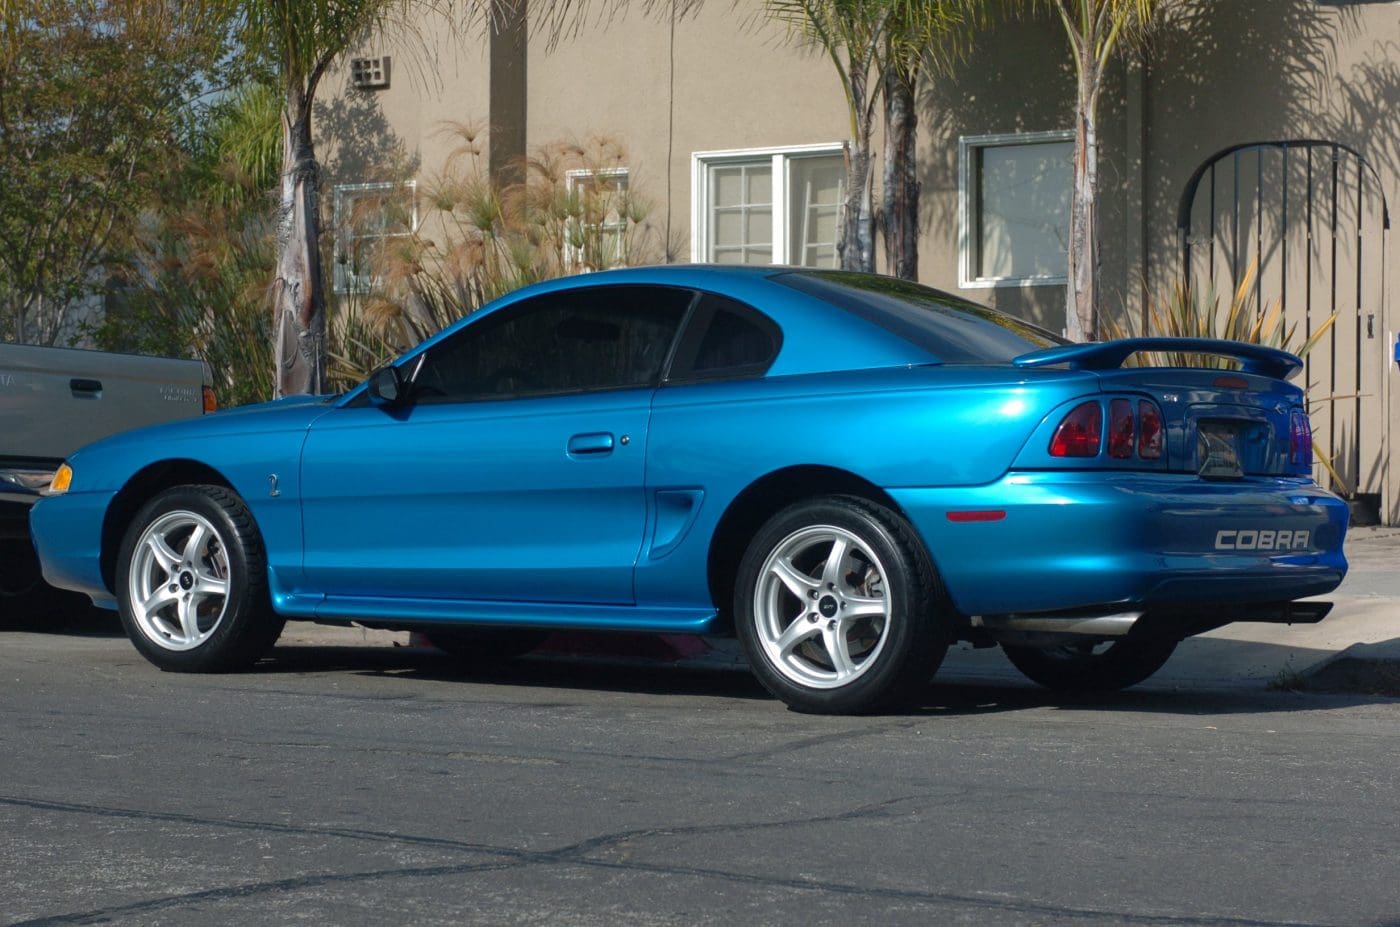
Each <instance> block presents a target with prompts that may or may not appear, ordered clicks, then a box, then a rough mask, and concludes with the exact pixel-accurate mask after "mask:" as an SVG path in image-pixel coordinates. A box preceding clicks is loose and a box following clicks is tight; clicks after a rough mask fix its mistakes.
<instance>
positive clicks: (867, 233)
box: [836, 67, 875, 271]
mask: <svg viewBox="0 0 1400 927" xmlns="http://www.w3.org/2000/svg"><path fill="white" fill-rule="evenodd" d="M851 74H852V77H851V110H852V113H853V115H854V120H853V123H852V127H853V128H854V129H855V138H853V139H851V143H850V145H849V146H847V149H846V203H845V208H844V209H843V210H842V216H841V236H840V238H839V239H838V240H837V242H836V252H837V254H838V255H839V257H840V260H841V269H842V270H863V271H872V270H874V269H875V215H874V203H873V202H872V192H871V181H872V180H873V179H874V178H873V177H872V176H871V171H870V135H871V131H870V130H871V119H870V117H869V115H868V112H869V110H868V108H867V105H866V93H867V92H868V89H869V88H867V87H866V84H865V79H864V77H860V78H857V77H856V74H857V70H856V69H855V68H854V67H853V68H852V69H851Z"/></svg>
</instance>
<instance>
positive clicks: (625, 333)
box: [302, 286, 692, 604]
mask: <svg viewBox="0 0 1400 927" xmlns="http://www.w3.org/2000/svg"><path fill="white" fill-rule="evenodd" d="M691 298H692V294H691V293H690V292H689V291H687V290H680V289H675V288H667V287H648V286H584V287H578V288H574V289H569V290H564V291H559V292H555V293H550V294H545V295H541V296H537V297H532V298H529V299H525V300H522V301H520V302H518V303H515V304H513V305H511V306H507V307H504V308H502V309H500V310H497V311H494V312H491V313H489V314H487V315H486V316H484V317H483V318H482V319H480V321H477V322H473V323H470V324H468V325H466V326H464V327H463V328H462V329H460V330H459V331H457V332H455V333H454V334H453V335H452V336H450V337H448V338H446V339H444V340H442V341H440V342H438V343H436V344H434V345H432V346H431V347H429V348H428V349H427V350H426V351H425V352H423V353H422V354H421V355H419V356H412V355H411V356H410V357H409V358H408V359H407V361H406V362H405V365H404V366H405V368H406V369H409V368H411V369H413V370H414V372H415V373H414V386H413V388H412V393H413V394H412V396H411V398H409V399H408V400H407V401H406V402H403V403H399V404H394V405H391V406H386V405H381V404H376V403H375V402H374V401H371V400H369V399H365V400H363V401H359V402H352V403H351V404H349V405H347V406H346V407H343V408H339V409H336V410H334V411H333V412H332V413H330V414H328V415H326V416H325V417H323V418H322V419H320V420H318V421H317V422H316V424H315V425H314V426H313V427H312V429H311V430H310V432H309V433H308V436H307V440H306V444H305V448H304V451H303V457H302V493H303V496H302V509H303V523H304V541H305V553H304V578H305V582H306V584H307V586H308V589H307V591H308V592H312V593H321V594H324V595H327V596H332V597H373V598H381V599H382V598H389V599H439V600H441V599H455V600H477V601H480V600H501V601H531V602H572V603H581V604H630V603H632V602H633V589H632V574H633V569H634V566H635V563H636V559H637V554H638V550H639V549H640V546H641V542H642V535H643V532H644V528H645V524H646V497H645V493H644V482H645V460H646V444H647V429H648V422H649V418H650V415H651V400H652V395H653V393H654V391H655V387H656V385H657V383H658V382H659V380H660V377H661V373H662V368H663V365H664V363H665V361H666V359H667V357H668V356H669V354H670V351H671V345H672V342H673V341H674V340H675V337H676V333H677V331H678V329H679V328H680V325H681V321H682V318H683V317H684V315H685V313H686V310H687V308H688V306H689V304H690V301H691ZM420 357H421V366H419V364H420Z"/></svg>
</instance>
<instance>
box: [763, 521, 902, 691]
mask: <svg viewBox="0 0 1400 927" xmlns="http://www.w3.org/2000/svg"><path fill="white" fill-rule="evenodd" d="M885 585H886V576H885V568H884V567H883V566H881V564H880V561H879V559H878V558H876V557H875V555H874V554H872V553H871V552H870V551H869V550H868V549H867V548H866V545H865V544H864V543H863V542H862V541H861V539H860V538H858V537H856V535H854V534H852V533H851V532H850V531H847V530H845V529H844V528H838V527H836V526H834V525H814V526H812V527H809V528H803V529H801V530H800V531H796V532H794V533H793V534H791V535H789V536H788V537H786V538H784V539H783V540H782V541H781V542H780V543H779V544H778V546H777V547H776V548H774V549H773V552H772V553H771V554H769V555H768V559H767V560H766V561H765V562H764V564H763V569H762V573H761V578H760V580H759V583H758V588H757V589H755V591H754V615H755V617H756V618H757V621H758V639H759V641H760V642H761V643H762V645H763V649H764V650H765V651H766V652H767V653H768V655H769V657H770V658H771V659H772V661H773V665H774V666H776V667H777V669H778V671H779V672H781V673H782V674H783V675H784V676H786V677H787V678H788V679H791V680H792V681H793V682H796V683H798V684H800V685H804V686H811V687H813V688H816V689H831V688H835V687H837V686H843V685H846V684H847V683H849V682H851V681H852V680H854V679H856V678H858V677H859V676H860V675H861V674H862V673H865V672H866V671H867V670H869V669H870V667H872V666H873V665H875V662H876V660H878V658H879V656H880V651H881V649H882V648H883V647H884V644H885V639H886V633H885V632H886V630H887V629H888V627H889V617H890V603H889V599H887V598H886V597H885Z"/></svg>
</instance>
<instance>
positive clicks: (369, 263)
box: [333, 180, 418, 293]
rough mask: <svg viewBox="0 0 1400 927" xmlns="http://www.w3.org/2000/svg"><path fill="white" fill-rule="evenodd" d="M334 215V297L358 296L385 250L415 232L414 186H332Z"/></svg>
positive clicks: (396, 183) (400, 183) (393, 183)
mask: <svg viewBox="0 0 1400 927" xmlns="http://www.w3.org/2000/svg"><path fill="white" fill-rule="evenodd" d="M334 215H335V261H334V262H333V263H334V267H335V274H334V276H335V291H336V292H337V293H363V292H365V291H366V290H368V289H370V287H371V286H373V284H374V267H375V263H376V262H377V261H380V260H382V259H383V257H384V247H385V245H386V244H388V243H390V242H391V241H392V240H393V239H395V238H406V237H408V236H410V235H412V234H413V233H414V232H415V231H417V229H418V182H417V181H414V180H409V181H386V182H381V183H344V184H337V185H336V188H335V213H334Z"/></svg>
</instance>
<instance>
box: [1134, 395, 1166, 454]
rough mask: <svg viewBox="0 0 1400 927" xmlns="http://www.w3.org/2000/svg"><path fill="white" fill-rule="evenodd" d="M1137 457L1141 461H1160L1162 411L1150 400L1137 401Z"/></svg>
mask: <svg viewBox="0 0 1400 927" xmlns="http://www.w3.org/2000/svg"><path fill="white" fill-rule="evenodd" d="M1138 422H1139V428H1138V456H1139V457H1141V458H1142V459H1143V460H1161V459H1162V410H1161V409H1159V408H1157V403H1155V402H1152V401H1151V400H1150V399H1142V400H1139V401H1138Z"/></svg>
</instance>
